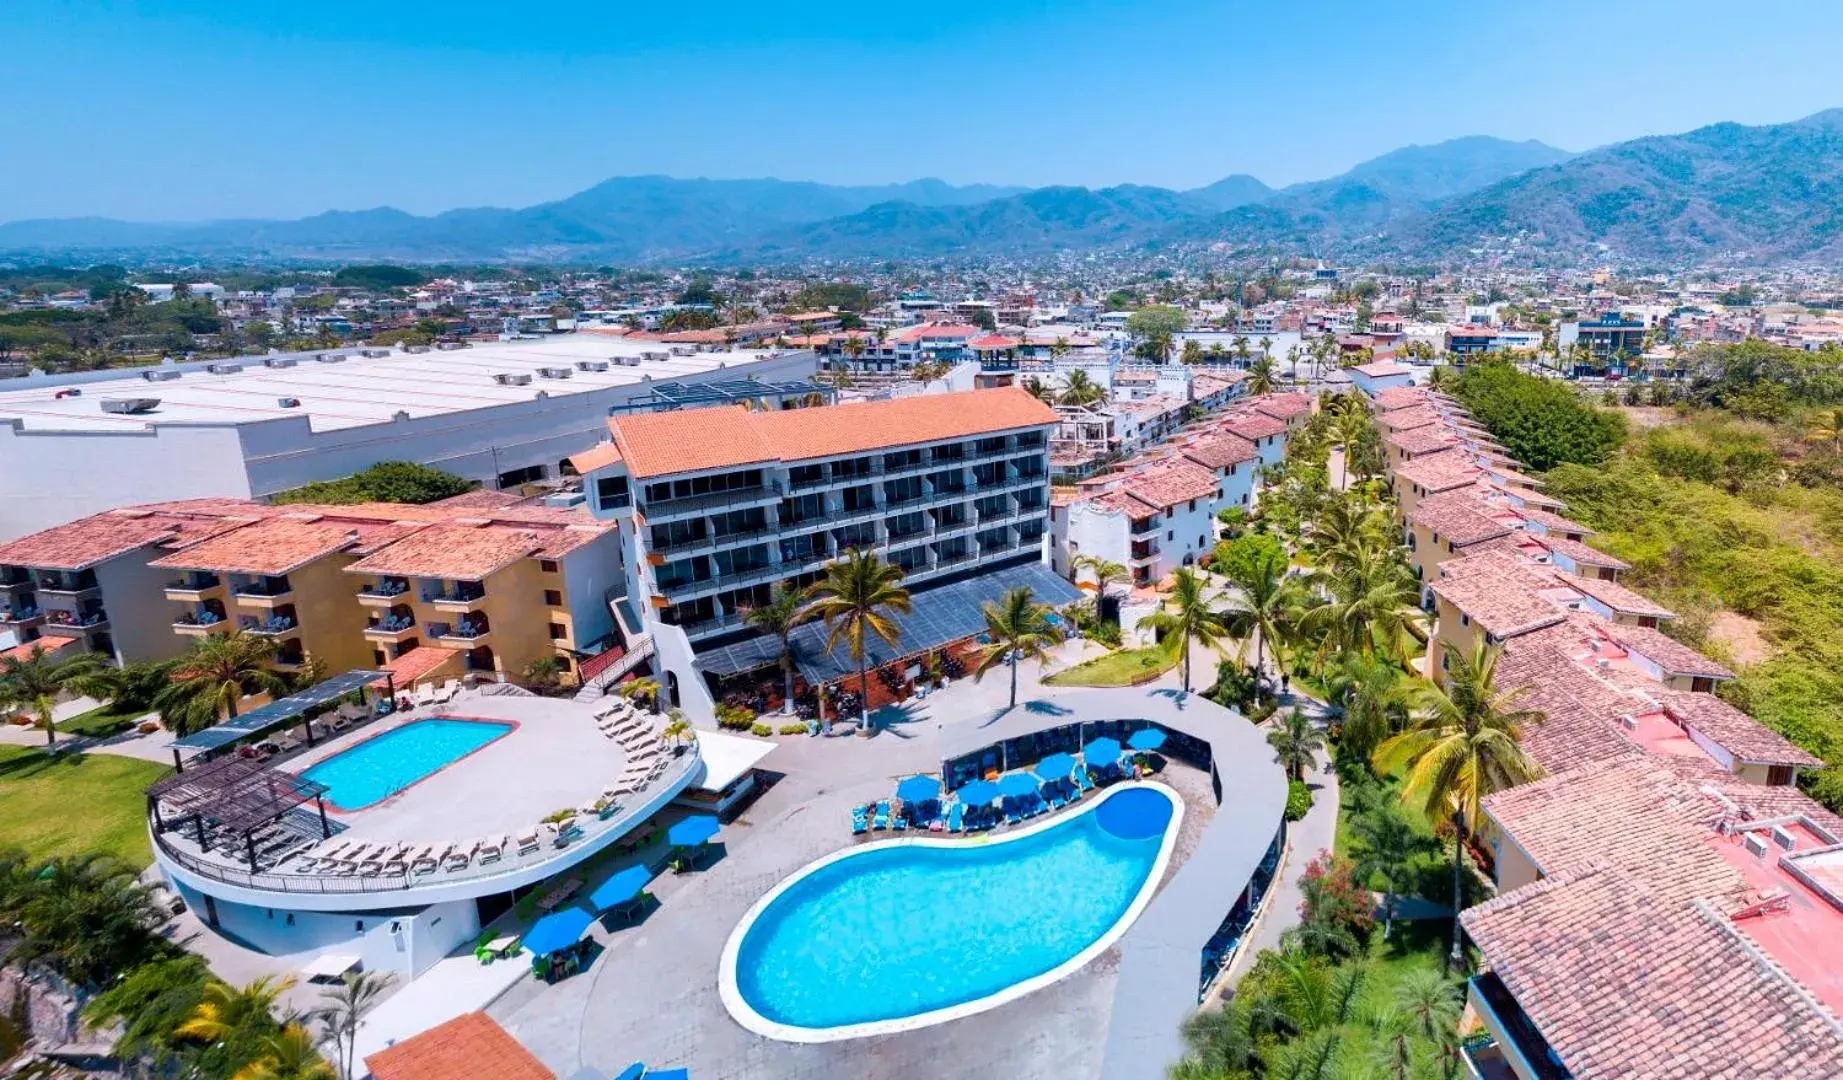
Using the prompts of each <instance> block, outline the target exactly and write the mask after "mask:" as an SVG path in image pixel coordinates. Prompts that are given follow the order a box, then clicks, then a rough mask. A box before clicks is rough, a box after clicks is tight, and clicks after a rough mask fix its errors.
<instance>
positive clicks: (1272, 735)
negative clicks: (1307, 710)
mask: <svg viewBox="0 0 1843 1080" xmlns="http://www.w3.org/2000/svg"><path fill="white" fill-rule="evenodd" d="M1267 745H1268V746H1271V747H1273V752H1274V756H1275V757H1276V758H1278V759H1279V761H1280V767H1281V768H1283V769H1285V770H1286V775H1287V778H1288V779H1291V780H1304V779H1305V767H1306V766H1307V765H1310V764H1312V757H1313V755H1315V754H1317V753H1318V752H1319V751H1320V750H1323V749H1324V748H1325V733H1324V732H1322V731H1320V730H1318V725H1316V724H1314V723H1312V719H1311V717H1309V716H1307V715H1306V714H1304V713H1302V712H1300V711H1299V710H1298V709H1294V710H1292V711H1291V712H1288V713H1287V714H1286V715H1285V716H1284V717H1282V718H1281V719H1280V722H1279V723H1278V724H1276V725H1274V727H1273V730H1271V731H1269V732H1268V733H1267Z"/></svg>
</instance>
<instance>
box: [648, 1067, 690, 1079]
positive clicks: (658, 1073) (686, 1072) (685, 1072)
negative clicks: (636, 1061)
mask: <svg viewBox="0 0 1843 1080" xmlns="http://www.w3.org/2000/svg"><path fill="white" fill-rule="evenodd" d="M646 1078H647V1080H691V1070H690V1069H648V1070H646Z"/></svg>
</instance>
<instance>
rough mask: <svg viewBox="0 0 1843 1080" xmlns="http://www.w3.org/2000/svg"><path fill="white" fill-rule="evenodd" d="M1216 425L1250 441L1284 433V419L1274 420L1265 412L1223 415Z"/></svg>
mask: <svg viewBox="0 0 1843 1080" xmlns="http://www.w3.org/2000/svg"><path fill="white" fill-rule="evenodd" d="M1216 426H1217V427H1219V428H1221V429H1222V430H1223V431H1226V432H1228V433H1229V434H1231V435H1236V436H1239V437H1241V438H1244V439H1247V440H1248V441H1250V442H1253V441H1255V440H1258V439H1266V438H1270V437H1272V436H1274V435H1283V434H1285V433H1286V423H1285V422H1284V421H1281V420H1276V419H1274V418H1273V417H1271V416H1268V415H1266V414H1265V413H1249V412H1243V413H1235V414H1232V415H1229V416H1225V417H1223V418H1222V420H1221V421H1219V422H1218V423H1217V425H1216Z"/></svg>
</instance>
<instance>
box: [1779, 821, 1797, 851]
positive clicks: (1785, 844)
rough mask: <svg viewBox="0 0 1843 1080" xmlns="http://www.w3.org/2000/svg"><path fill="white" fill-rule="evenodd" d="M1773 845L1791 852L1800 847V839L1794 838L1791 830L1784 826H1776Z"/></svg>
mask: <svg viewBox="0 0 1843 1080" xmlns="http://www.w3.org/2000/svg"><path fill="white" fill-rule="evenodd" d="M1773 843H1775V844H1778V845H1779V846H1780V847H1782V848H1784V849H1786V850H1787V851H1790V850H1792V849H1793V848H1795V847H1797V846H1798V838H1797V837H1796V836H1793V835H1792V832H1791V830H1790V829H1787V828H1786V827H1785V826H1784V825H1774V826H1773Z"/></svg>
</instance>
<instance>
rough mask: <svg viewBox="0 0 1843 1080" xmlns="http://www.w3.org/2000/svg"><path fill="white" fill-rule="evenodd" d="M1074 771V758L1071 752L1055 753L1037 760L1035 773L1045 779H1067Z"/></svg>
mask: <svg viewBox="0 0 1843 1080" xmlns="http://www.w3.org/2000/svg"><path fill="white" fill-rule="evenodd" d="M1074 771H1075V758H1074V756H1073V755H1071V754H1062V753H1056V754H1051V755H1050V756H1048V757H1046V758H1044V759H1043V760H1042V761H1039V762H1037V769H1036V772H1037V775H1038V776H1040V777H1042V778H1043V779H1045V780H1067V779H1068V778H1069V774H1070V773H1072V772H1074Z"/></svg>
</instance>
